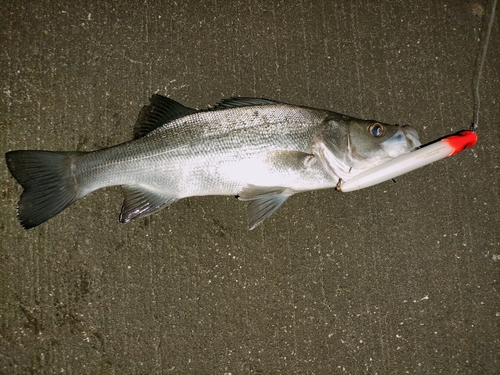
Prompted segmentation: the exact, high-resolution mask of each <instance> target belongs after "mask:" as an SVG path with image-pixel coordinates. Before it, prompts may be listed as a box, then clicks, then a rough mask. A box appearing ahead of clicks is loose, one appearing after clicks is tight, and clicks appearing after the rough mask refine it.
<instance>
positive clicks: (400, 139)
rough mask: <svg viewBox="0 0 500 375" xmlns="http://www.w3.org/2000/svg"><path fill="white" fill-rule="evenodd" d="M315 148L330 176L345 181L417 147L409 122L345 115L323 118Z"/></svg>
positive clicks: (417, 142) (416, 139)
mask: <svg viewBox="0 0 500 375" xmlns="http://www.w3.org/2000/svg"><path fill="white" fill-rule="evenodd" d="M320 138H321V139H320V141H319V143H318V144H321V146H320V147H319V148H317V150H318V151H319V154H320V159H322V162H323V165H324V166H325V168H326V169H327V171H329V172H330V174H332V175H333V176H336V177H338V178H341V179H343V180H348V179H350V178H352V177H353V176H355V175H356V174H359V173H361V172H363V171H365V170H367V169H369V168H372V167H374V166H376V165H379V164H382V163H384V162H386V161H389V160H391V159H394V158H396V157H398V156H400V155H403V154H406V153H409V152H411V151H413V150H414V149H415V148H417V147H418V146H420V140H419V138H418V134H417V131H416V130H415V129H414V128H412V127H411V126H409V125H403V126H401V125H390V124H385V123H382V122H378V121H373V120H360V119H355V118H351V117H347V116H342V117H341V118H335V119H331V120H329V121H327V122H326V123H325V127H324V128H323V131H322V134H321V136H320Z"/></svg>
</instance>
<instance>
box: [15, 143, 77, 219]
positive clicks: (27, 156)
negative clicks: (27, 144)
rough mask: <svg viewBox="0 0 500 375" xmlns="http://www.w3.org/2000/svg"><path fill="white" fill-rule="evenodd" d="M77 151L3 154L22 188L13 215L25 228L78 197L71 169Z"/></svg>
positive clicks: (28, 151)
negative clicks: (15, 213) (15, 211)
mask: <svg viewBox="0 0 500 375" xmlns="http://www.w3.org/2000/svg"><path fill="white" fill-rule="evenodd" d="M78 154H79V153H78V152H51V151H31V150H26V151H25V150H18V151H11V152H7V153H6V154H5V159H6V160H7V166H8V167H9V170H10V172H11V173H12V175H13V176H14V178H15V179H16V180H17V181H18V182H19V183H20V184H21V186H22V187H23V188H24V191H23V193H22V194H21V198H20V199H19V203H18V204H17V216H18V219H19V221H20V222H21V225H22V226H23V227H24V228H25V229H29V228H33V227H36V226H37V225H40V224H42V223H43V222H44V221H47V220H49V219H50V218H51V217H53V216H55V215H57V214H58V213H59V212H61V211H62V210H64V209H65V208H66V207H68V206H69V205H70V204H71V203H73V202H74V201H76V200H77V199H78V198H81V196H80V195H79V190H80V189H79V187H78V185H77V183H76V180H75V178H74V175H73V173H72V171H71V165H72V163H73V160H74V158H75V157H76V156H77V155H78Z"/></svg>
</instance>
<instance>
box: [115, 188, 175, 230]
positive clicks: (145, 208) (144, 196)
mask: <svg viewBox="0 0 500 375" xmlns="http://www.w3.org/2000/svg"><path fill="white" fill-rule="evenodd" d="M122 191H123V195H124V196H125V200H124V201H123V205H122V211H121V213H120V222H122V223H128V222H129V221H130V220H133V219H137V218H138V217H145V216H149V215H151V214H154V213H155V212H158V211H160V210H161V209H163V208H165V207H167V206H169V205H170V204H172V203H174V202H175V201H177V198H174V197H166V196H164V195H159V194H157V193H154V192H151V191H149V190H146V189H144V188H143V187H141V186H133V185H123V186H122Z"/></svg>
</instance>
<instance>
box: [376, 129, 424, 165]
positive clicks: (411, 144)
mask: <svg viewBox="0 0 500 375" xmlns="http://www.w3.org/2000/svg"><path fill="white" fill-rule="evenodd" d="M420 145H421V143H420V139H419V138H418V133H417V131H416V130H415V129H413V128H412V127H411V126H410V125H403V126H399V127H398V130H397V132H396V133H395V134H394V135H393V136H392V137H391V138H390V139H388V140H387V141H385V142H384V143H382V147H383V148H384V151H385V152H386V153H387V155H388V156H389V157H391V158H395V157H398V156H400V155H403V154H407V153H408V152H411V151H413V150H415V149H416V148H417V147H419V146H420Z"/></svg>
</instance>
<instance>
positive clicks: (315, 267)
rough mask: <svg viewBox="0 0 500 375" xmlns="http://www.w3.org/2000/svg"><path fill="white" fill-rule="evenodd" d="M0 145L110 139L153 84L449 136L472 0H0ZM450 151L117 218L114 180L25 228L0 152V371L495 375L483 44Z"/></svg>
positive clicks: (205, 98) (492, 141) (492, 140)
mask: <svg viewBox="0 0 500 375" xmlns="http://www.w3.org/2000/svg"><path fill="white" fill-rule="evenodd" d="M0 8H1V12H0V40H1V45H2V48H1V52H0V78H1V85H2V87H1V88H2V91H1V104H0V131H1V141H0V147H1V150H0V151H1V153H2V155H3V154H4V153H5V152H6V151H9V150H15V149H47V150H94V149H99V148H103V147H106V146H110V145H114V144H117V143H120V142H123V141H126V140H129V139H131V137H132V128H133V124H134V122H135V119H136V116H137V114H138V112H139V110H140V108H141V107H142V105H144V104H146V103H147V102H148V99H149V97H150V95H151V94H153V93H155V92H159V93H163V94H167V95H169V96H171V97H172V98H173V99H176V100H178V101H180V102H182V103H184V104H186V105H188V106H192V107H197V108H204V107H206V106H208V105H211V104H214V103H215V102H217V101H218V100H219V99H221V98H224V97H230V96H257V97H266V98H272V99H275V100H281V101H285V102H289V103H296V104H301V105H308V106H312V107H317V108H327V109H331V110H335V111H338V112H343V113H346V114H349V115H351V116H356V117H361V118H373V119H377V120H380V121H384V122H389V123H400V124H411V125H412V126H414V127H415V128H417V129H418V131H419V133H420V137H421V139H422V140H423V141H424V142H428V141H431V140H433V139H436V138H438V137H440V136H443V135H447V134H450V133H453V132H456V131H458V130H460V129H464V128H468V127H469V125H470V123H471V120H472V108H473V99H472V87H471V82H472V79H473V76H474V74H475V73H476V70H475V64H476V55H477V51H478V46H479V44H478V36H479V35H480V29H481V25H484V23H483V22H484V17H483V13H484V12H486V13H488V11H489V3H485V2H484V1H466V0H464V1H459V2H458V1H430V0H429V1H418V2H415V1H398V2H394V1H384V2H378V1H377V2H376V1H340V0H339V1H337V0H336V1H310V2H309V1H274V2H268V1H243V2H242V1H238V2H236V1H235V2H225V1H224V2H223V1H215V0H210V1H203V2H196V1H177V2H174V1H170V2H167V1H163V2H154V1H129V0H126V1H116V2H111V1H103V2H97V1H96V2H88V1H84V2H81V1H78V2H77V1H73V2H67V1H53V0H51V1H16V2H14V1H12V2H8V1H4V2H2V5H0ZM499 19H500V17H498V14H497V18H496V20H495V23H494V27H493V31H492V35H491V41H490V46H489V51H488V55H487V59H486V62H485V65H484V72H483V78H482V81H481V88H480V90H481V98H482V102H481V118H480V127H479V131H478V132H479V142H478V144H477V145H476V147H475V148H474V149H472V150H468V151H464V152H463V153H461V154H460V155H458V156H456V157H454V158H451V159H447V160H444V161H441V162H437V163H435V164H433V165H430V166H427V167H425V168H422V169H419V170H417V171H415V172H413V173H410V174H408V175H405V176H402V177H400V178H398V179H397V183H392V182H387V183H384V184H381V185H378V186H375V187H372V188H369V189H366V190H361V191H358V192H354V193H347V194H342V193H338V192H336V191H334V190H327V191H316V192H312V193H304V194H299V195H297V196H294V197H292V198H291V199H290V200H289V202H287V203H286V204H285V205H284V207H282V208H281V209H280V210H279V211H278V212H277V213H276V214H274V215H273V216H272V217H271V218H270V219H268V220H267V221H266V222H265V223H264V224H263V225H262V226H260V227H258V228H257V229H256V230H254V231H251V232H249V231H248V230H247V229H246V205H245V203H242V202H239V201H237V200H235V199H234V198H233V197H194V198H189V199H184V200H181V201H179V202H177V203H176V204H174V205H173V206H171V208H170V209H168V210H164V211H162V212H160V213H158V214H155V215H153V216H151V217H149V218H146V219H142V220H137V221H135V222H133V223H130V224H127V225H124V224H120V223H119V222H118V213H119V210H120V206H121V201H122V195H121V191H120V189H119V188H118V187H114V188H107V189H103V190H100V191H98V192H95V193H93V194H91V195H89V196H88V197H86V198H84V199H82V200H81V201H78V202H77V203H75V204H74V205H73V206H71V207H70V208H68V209H67V210H66V211H64V212H63V213H62V214H60V215H58V216H57V217H55V218H54V219H52V220H50V221H49V222H47V223H45V224H43V225H41V226H39V227H37V228H35V229H32V230H29V231H25V230H24V229H22V227H21V226H20V225H19V223H18V222H17V219H16V213H15V207H16V202H17V200H18V197H19V195H20V193H21V188H20V186H19V185H18V184H17V183H16V181H15V180H14V179H13V178H12V177H11V175H10V174H9V172H8V170H7V167H6V164H5V160H4V159H2V160H1V161H0V183H1V199H0V238H1V240H0V241H1V242H0V257H1V264H2V267H1V268H0V282H1V294H0V296H1V300H0V319H1V322H0V348H1V349H0V372H1V373H5V374H7V373H8V374H15V373H56V372H62V373H75V374H79V373H89V374H90V373H92V374H97V373H106V374H126V373H207V374H222V373H232V374H240V373H263V374H268V373H288V374H291V373H316V374H327V373H328V374H337V373H338V374H362V373H370V374H404V373H418V374H497V373H499V372H500V359H499V354H498V353H499V349H500V345H499V319H500V317H499V315H500V303H499V295H498V287H499V277H500V273H499V259H500V249H499V247H500V246H499V244H500V229H499V228H500V220H499V217H500V214H499V169H498V168H499V149H500V146H499V144H500V142H499V141H500V136H499V128H500V126H499V124H500V110H499V101H500V64H499V61H500V59H499V57H500V43H499V42H498V41H499V31H500V30H499Z"/></svg>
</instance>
